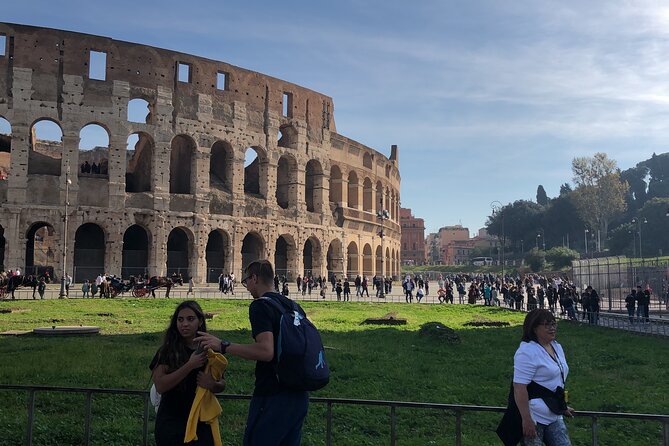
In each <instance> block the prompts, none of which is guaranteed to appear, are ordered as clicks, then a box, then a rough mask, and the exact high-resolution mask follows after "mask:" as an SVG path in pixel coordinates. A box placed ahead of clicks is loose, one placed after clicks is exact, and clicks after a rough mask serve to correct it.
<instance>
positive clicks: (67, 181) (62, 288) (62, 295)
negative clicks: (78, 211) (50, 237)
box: [58, 161, 72, 299]
mask: <svg viewBox="0 0 669 446" xmlns="http://www.w3.org/2000/svg"><path fill="white" fill-rule="evenodd" d="M70 184H72V180H70V162H69V161H68V162H67V167H66V169H65V214H64V215H63V272H62V274H61V277H60V293H59V294H58V298H59V299H63V298H65V297H67V293H66V291H65V280H66V279H65V276H66V275H67V216H68V214H69V206H70Z"/></svg>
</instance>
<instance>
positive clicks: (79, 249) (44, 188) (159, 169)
mask: <svg viewBox="0 0 669 446" xmlns="http://www.w3.org/2000/svg"><path fill="white" fill-rule="evenodd" d="M0 133H2V135H0V206H1V208H2V213H1V214H0V265H1V266H2V268H3V269H16V268H22V269H23V271H25V272H26V273H28V274H30V273H42V272H43V271H44V270H50V271H51V274H55V275H56V276H60V273H61V271H63V268H65V270H66V271H68V272H69V273H70V274H72V275H73V277H74V279H75V281H81V280H83V279H86V278H94V277H95V276H96V275H97V274H98V273H100V272H107V273H109V274H116V275H119V276H123V277H128V276H130V275H134V274H140V273H147V274H150V275H168V274H171V273H173V272H180V273H182V275H183V276H184V277H193V279H194V281H195V282H214V281H216V280H217V279H218V276H219V275H220V274H221V273H230V272H232V273H235V274H237V277H239V276H240V274H241V271H242V270H243V268H244V267H245V265H247V264H248V263H249V262H251V261H252V260H254V259H258V258H267V259H270V260H272V261H273V262H274V263H275V265H276V269H277V271H278V272H279V273H282V274H284V273H285V274H287V276H288V277H289V278H290V277H294V276H295V275H297V274H304V273H311V274H313V275H314V276H316V275H323V276H325V275H329V274H336V275H337V276H340V275H342V274H343V275H348V276H355V275H356V274H366V275H368V276H372V275H375V274H385V275H387V276H390V275H392V276H396V275H397V274H398V273H399V265H400V258H399V253H400V226H399V200H400V195H399V191H400V174H399V170H398V149H397V147H396V146H392V147H391V150H390V158H388V157H386V156H384V155H382V154H381V153H379V152H377V151H376V150H374V149H371V148H369V147H366V146H364V145H362V144H360V143H358V142H356V141H353V140H351V139H349V138H346V137H345V136H342V135H340V134H338V133H337V130H336V127H335V119H334V105H333V101H332V98H330V97H328V96H325V95H323V94H320V93H317V92H315V91H312V90H309V89H307V88H304V87H300V86H298V85H295V84H292V83H289V82H286V81H282V80H280V79H276V78H273V77H270V76H267V75H264V74H260V73H256V72H253V71H249V70H245V69H243V68H238V67H235V66H232V65H229V64H226V63H224V62H219V61H214V60H209V59H205V58H202V57H197V56H192V55H189V54H183V53H178V52H174V51H168V50H164V49H159V48H154V47H149V46H145V45H139V44H134V43H128V42H123V41H118V40H113V39H110V38H106V37H100V36H94V35H88V34H81V33H76V32H69V31H62V30H54V29H48V28H39V27H32V26H25V25H16V24H9V23H0ZM384 211H387V212H384ZM379 213H381V214H379ZM63 251H64V252H63ZM63 262H65V263H63Z"/></svg>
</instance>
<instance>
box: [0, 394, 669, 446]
mask: <svg viewBox="0 0 669 446" xmlns="http://www.w3.org/2000/svg"><path fill="white" fill-rule="evenodd" d="M8 390H18V391H23V392H26V394H27V408H26V410H27V423H26V424H27V425H26V428H25V429H26V432H25V437H24V438H25V440H24V444H25V445H27V446H32V445H33V439H34V437H33V434H34V431H35V429H36V426H35V396H36V394H37V393H39V392H60V393H69V394H81V395H83V405H84V420H83V423H84V438H83V439H82V442H81V444H84V445H90V444H91V433H92V428H91V425H92V423H91V421H92V419H93V395H95V394H107V395H110V394H111V395H126V396H132V397H136V398H140V399H142V401H143V410H142V435H141V440H140V439H138V442H140V444H142V445H145V446H146V445H148V444H149V422H150V409H151V408H152V406H151V405H150V402H149V392H148V391H146V390H123V389H96V388H79V387H53V386H27V385H6V384H0V391H8ZM218 398H219V399H221V400H250V399H251V396H250V395H227V394H220V395H218ZM310 403H311V404H318V405H325V413H326V416H325V420H324V423H325V438H324V443H325V444H326V445H327V446H332V444H333V432H334V428H335V426H334V423H335V420H334V417H333V410H332V409H333V407H334V406H367V407H374V406H376V407H379V406H380V407H386V408H387V409H388V425H389V432H390V434H389V439H388V444H390V445H391V446H395V445H396V444H397V441H398V435H397V427H398V419H397V414H396V411H397V409H400V408H410V409H418V410H432V411H439V412H441V413H442V414H444V415H445V416H450V417H453V419H454V425H455V433H454V438H453V444H455V445H456V446H461V445H462V439H463V431H462V424H463V416H464V415H465V414H466V413H483V412H495V413H502V412H504V409H505V408H503V407H495V406H469V405H461V404H439V403H415V402H405V401H385V400H361V399H346V398H321V397H312V398H310ZM575 416H576V417H577V418H588V419H589V420H590V433H591V435H590V437H591V441H590V445H592V446H597V445H599V421H600V419H603V418H608V419H615V420H633V421H639V422H640V421H651V422H656V423H659V424H660V425H661V426H662V433H661V438H658V442H657V443H655V444H661V445H663V446H669V415H658V414H637V413H613V412H593V411H577V412H576V413H575ZM440 418H441V417H440ZM441 419H443V418H441ZM494 428H495V426H490V430H491V431H492V430H494Z"/></svg>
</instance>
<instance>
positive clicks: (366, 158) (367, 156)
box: [362, 153, 372, 169]
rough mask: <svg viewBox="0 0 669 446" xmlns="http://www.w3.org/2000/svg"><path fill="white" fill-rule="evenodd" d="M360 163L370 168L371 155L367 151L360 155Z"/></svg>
mask: <svg viewBox="0 0 669 446" xmlns="http://www.w3.org/2000/svg"><path fill="white" fill-rule="evenodd" d="M362 165H363V166H364V167H366V168H368V169H371V168H372V155H370V154H369V153H365V154H364V155H363V156H362Z"/></svg>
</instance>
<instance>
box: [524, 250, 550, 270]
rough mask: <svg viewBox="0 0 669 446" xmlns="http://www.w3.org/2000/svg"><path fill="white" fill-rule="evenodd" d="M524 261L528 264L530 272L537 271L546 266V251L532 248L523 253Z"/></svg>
mask: <svg viewBox="0 0 669 446" xmlns="http://www.w3.org/2000/svg"><path fill="white" fill-rule="evenodd" d="M525 263H527V264H528V265H529V266H530V269H531V270H532V272H535V273H536V272H539V271H541V270H542V269H544V266H546V252H545V251H540V250H538V249H537V248H532V250H530V251H528V253H527V254H525Z"/></svg>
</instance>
